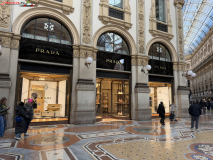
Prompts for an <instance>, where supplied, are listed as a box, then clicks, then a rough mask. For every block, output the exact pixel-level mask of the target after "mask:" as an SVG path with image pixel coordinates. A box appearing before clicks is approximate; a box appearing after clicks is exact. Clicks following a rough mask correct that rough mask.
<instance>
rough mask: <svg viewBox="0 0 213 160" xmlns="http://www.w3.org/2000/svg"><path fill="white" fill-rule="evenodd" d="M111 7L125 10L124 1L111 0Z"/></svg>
mask: <svg viewBox="0 0 213 160" xmlns="http://www.w3.org/2000/svg"><path fill="white" fill-rule="evenodd" d="M109 5H110V6H113V7H117V8H121V9H122V8H123V0H109Z"/></svg>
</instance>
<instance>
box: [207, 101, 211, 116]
mask: <svg viewBox="0 0 213 160" xmlns="http://www.w3.org/2000/svg"><path fill="white" fill-rule="evenodd" d="M210 108H211V102H210V99H208V101H207V111H208V113H210Z"/></svg>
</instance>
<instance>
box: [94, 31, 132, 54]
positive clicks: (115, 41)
mask: <svg viewBox="0 0 213 160" xmlns="http://www.w3.org/2000/svg"><path fill="white" fill-rule="evenodd" d="M97 48H98V49H99V50H102V51H107V52H114V53H119V54H126V55H129V48H128V45H127V43H126V42H125V40H124V39H123V38H122V37H121V36H119V35H118V34H116V33H105V34H103V35H101V36H100V37H99V39H98V41H97Z"/></svg>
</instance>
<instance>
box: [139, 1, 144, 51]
mask: <svg viewBox="0 0 213 160" xmlns="http://www.w3.org/2000/svg"><path fill="white" fill-rule="evenodd" d="M138 33H139V35H138V51H139V53H142V54H145V53H144V52H145V37H144V34H145V32H144V0H138Z"/></svg>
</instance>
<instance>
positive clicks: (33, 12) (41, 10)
mask: <svg viewBox="0 0 213 160" xmlns="http://www.w3.org/2000/svg"><path fill="white" fill-rule="evenodd" d="M44 16H46V17H48V18H54V19H56V20H57V21H58V22H61V23H62V24H63V25H64V26H65V27H66V28H67V29H68V31H69V33H70V34H71V36H72V40H73V44H80V36H79V33H78V31H77V29H76V27H75V25H74V24H73V23H72V21H71V20H70V19H69V18H68V17H67V16H65V15H64V14H62V13H61V12H59V11H57V10H54V9H52V8H47V7H36V8H32V9H28V10H26V11H24V12H22V13H21V14H20V15H19V16H18V17H17V18H16V19H15V21H14V23H13V26H12V32H13V33H15V34H18V35H20V34H21V29H22V27H23V25H24V24H26V23H27V22H28V21H29V20H30V19H32V18H36V17H44Z"/></svg>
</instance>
